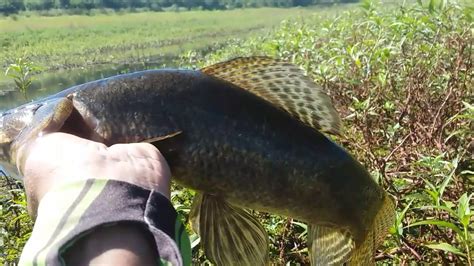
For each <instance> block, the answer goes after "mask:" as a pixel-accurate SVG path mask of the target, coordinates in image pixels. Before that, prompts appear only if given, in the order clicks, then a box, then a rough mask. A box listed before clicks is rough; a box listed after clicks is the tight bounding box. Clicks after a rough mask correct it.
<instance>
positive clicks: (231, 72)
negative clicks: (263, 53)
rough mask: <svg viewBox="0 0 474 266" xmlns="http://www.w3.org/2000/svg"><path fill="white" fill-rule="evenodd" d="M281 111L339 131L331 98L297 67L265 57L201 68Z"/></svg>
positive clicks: (339, 122)
mask: <svg viewBox="0 0 474 266" xmlns="http://www.w3.org/2000/svg"><path fill="white" fill-rule="evenodd" d="M201 71H202V72H203V73H205V74H207V75H209V76H213V77H217V78H219V79H222V80H225V81H228V82H230V83H232V84H234V85H237V86H238V87H240V88H242V89H245V90H247V91H249V92H251V93H253V94H255V95H257V96H259V97H261V98H263V99H265V100H266V101H268V102H270V103H272V104H274V105H275V106H277V107H279V108H281V109H283V110H285V111H286V112H288V113H289V114H291V115H292V116H293V117H295V118H297V119H299V120H300V121H301V122H303V123H304V124H306V125H307V126H310V127H313V128H315V129H318V130H320V131H323V132H328V133H332V134H340V131H341V120H340V118H339V115H338V113H337V112H336V109H335V108H334V107H333V105H332V103H331V99H330V98H329V97H328V96H327V95H326V94H325V93H324V92H323V90H322V88H321V87H320V86H318V85H316V83H314V81H313V80H311V79H310V78H309V77H308V76H306V75H305V73H304V71H303V70H302V69H300V68H299V67H298V66H296V65H293V64H291V63H288V62H285V61H283V60H278V59H272V58H269V57H240V58H236V59H232V60H229V61H226V62H222V63H218V64H215V65H211V66H208V67H205V68H203V69H201Z"/></svg>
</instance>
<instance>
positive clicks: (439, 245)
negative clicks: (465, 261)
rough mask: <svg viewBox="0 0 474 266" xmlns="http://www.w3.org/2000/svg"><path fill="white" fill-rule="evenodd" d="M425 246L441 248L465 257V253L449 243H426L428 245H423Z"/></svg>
mask: <svg viewBox="0 0 474 266" xmlns="http://www.w3.org/2000/svg"><path fill="white" fill-rule="evenodd" d="M425 246H426V247H428V248H431V249H438V250H443V251H447V252H451V253H454V254H456V255H460V256H463V257H467V256H466V253H463V252H461V251H460V250H459V249H457V248H455V247H453V246H452V245H450V244H448V243H439V244H428V245H425Z"/></svg>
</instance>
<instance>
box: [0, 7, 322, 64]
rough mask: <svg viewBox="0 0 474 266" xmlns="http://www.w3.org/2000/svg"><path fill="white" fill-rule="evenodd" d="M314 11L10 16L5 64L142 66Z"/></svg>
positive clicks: (0, 34)
mask: <svg viewBox="0 0 474 266" xmlns="http://www.w3.org/2000/svg"><path fill="white" fill-rule="evenodd" d="M312 12H313V11H312V10H310V9H302V8H286V9H284V8H261V9H245V10H243V9H238V10H230V11H190V12H145V13H126V14H118V13H117V14H110V15H103V14H98V15H95V16H86V15H83V16H59V17H40V16H31V17H22V16H19V17H5V18H2V19H0V47H2V49H1V50H0V58H2V60H1V62H0V63H1V66H2V67H3V68H5V67H6V66H7V65H8V64H9V63H12V62H13V61H14V59H15V58H18V57H20V56H23V55H27V56H28V57H29V58H30V60H32V61H34V62H36V63H38V64H40V65H41V66H42V67H43V68H45V69H46V70H51V69H60V68H73V67H84V66H90V65H97V64H105V63H112V64H120V63H125V62H127V63H131V62H141V61H146V60H153V58H159V57H160V56H163V55H177V54H179V53H181V52H183V51H185V50H189V49H203V48H206V47H208V46H211V45H213V44H215V43H217V42H222V41H225V40H229V39H231V38H236V37H245V36H248V35H250V34H256V33H260V34H261V33H262V31H261V30H268V29H269V28H271V27H273V26H276V25H278V23H279V22H280V21H281V20H283V19H285V18H290V17H298V16H306V15H308V14H310V13H312Z"/></svg>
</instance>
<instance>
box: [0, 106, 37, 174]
mask: <svg viewBox="0 0 474 266" xmlns="http://www.w3.org/2000/svg"><path fill="white" fill-rule="evenodd" d="M40 106H41V104H37V103H32V104H27V105H22V106H19V107H17V108H15V109H12V110H8V111H5V112H3V113H1V114H0V167H1V168H3V169H4V170H5V171H6V172H7V173H8V175H9V176H14V177H19V175H18V170H17V168H16V166H15V158H14V154H13V153H12V146H13V143H14V142H15V141H16V140H17V139H18V138H19V136H20V135H21V132H22V131H23V130H24V129H25V128H27V127H28V126H29V125H30V124H31V122H32V120H33V117H34V115H35V113H36V111H37V110H38V108H40Z"/></svg>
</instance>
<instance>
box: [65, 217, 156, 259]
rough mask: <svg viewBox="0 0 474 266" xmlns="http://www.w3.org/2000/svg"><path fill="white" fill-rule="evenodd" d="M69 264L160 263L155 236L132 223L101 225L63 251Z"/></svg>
mask: <svg viewBox="0 0 474 266" xmlns="http://www.w3.org/2000/svg"><path fill="white" fill-rule="evenodd" d="M63 258H64V261H65V264H66V265H72V266H75V265H116V266H121V265H123V266H128V265H129V266H135V265H136V266H141V265H157V264H158V261H157V258H158V253H157V252H156V245H155V243H154V240H153V236H152V235H151V234H150V233H149V232H148V231H147V230H146V229H145V228H143V226H140V225H137V224H131V223H123V224H116V225H113V226H104V227H102V228H98V229H97V230H95V231H94V232H93V233H91V234H88V235H86V236H85V237H83V238H82V239H80V240H79V241H77V242H76V243H75V244H74V245H73V246H72V247H70V248H69V249H68V251H67V252H65V254H64V255H63Z"/></svg>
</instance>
